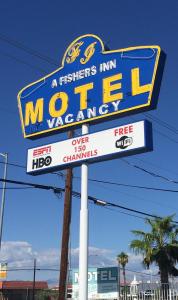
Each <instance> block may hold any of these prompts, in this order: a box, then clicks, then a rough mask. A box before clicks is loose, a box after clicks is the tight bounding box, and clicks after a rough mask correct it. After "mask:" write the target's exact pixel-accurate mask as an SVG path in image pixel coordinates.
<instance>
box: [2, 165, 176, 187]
mask: <svg viewBox="0 0 178 300" xmlns="http://www.w3.org/2000/svg"><path fill="white" fill-rule="evenodd" d="M122 161H123V162H125V163H127V164H128V165H130V166H132V167H135V168H137V169H140V170H141V171H144V172H146V173H148V174H149V175H152V176H154V177H159V178H162V179H164V180H166V181H168V182H171V183H176V184H177V183H178V182H177V181H174V180H173V179H168V178H166V177H164V176H162V175H159V174H156V173H153V172H150V171H148V170H146V169H144V168H141V167H139V166H137V165H134V164H133V163H130V162H128V161H127V160H125V159H122ZM0 164H4V162H0ZM8 165H10V166H14V167H19V168H23V169H26V167H25V166H23V165H19V164H16V163H8ZM50 174H54V175H58V176H60V177H61V178H64V176H65V175H64V174H63V173H62V172H52V173H50ZM73 178H76V179H80V177H77V176H73ZM89 181H92V182H98V183H105V184H110V185H116V186H124V187H130V188H137V189H145V190H152V191H159V192H170V193H178V190H173V189H164V188H154V187H148V186H141V185H132V184H125V183H119V182H112V181H105V180H98V179H91V178H89Z"/></svg>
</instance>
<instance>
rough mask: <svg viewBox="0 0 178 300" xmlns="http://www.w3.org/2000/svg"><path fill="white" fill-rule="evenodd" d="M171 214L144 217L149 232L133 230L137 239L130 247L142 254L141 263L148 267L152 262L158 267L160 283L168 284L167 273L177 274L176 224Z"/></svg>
mask: <svg viewBox="0 0 178 300" xmlns="http://www.w3.org/2000/svg"><path fill="white" fill-rule="evenodd" d="M173 217H174V215H173V216H168V217H165V218H157V217H155V218H154V219H146V223H147V224H148V225H149V226H150V227H151V228H150V229H151V230H150V232H144V231H141V230H133V231H132V233H134V234H135V235H136V236H137V237H138V239H135V240H133V241H132V242H131V244H130V247H131V249H132V250H133V251H134V252H135V253H136V254H142V255H143V264H144V265H145V266H146V268H147V269H149V267H150V265H151V264H152V263H155V264H156V265H157V266H158V268H159V273H160V279H161V283H166V284H168V281H169V275H173V276H178V270H177V269H176V268H175V265H176V263H177V262H178V226H177V225H175V223H174V221H173Z"/></svg>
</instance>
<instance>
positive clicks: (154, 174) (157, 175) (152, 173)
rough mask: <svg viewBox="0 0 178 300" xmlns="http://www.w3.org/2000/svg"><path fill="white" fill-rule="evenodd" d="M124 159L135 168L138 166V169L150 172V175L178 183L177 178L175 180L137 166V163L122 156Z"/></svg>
mask: <svg viewBox="0 0 178 300" xmlns="http://www.w3.org/2000/svg"><path fill="white" fill-rule="evenodd" d="M122 161H123V162H125V163H126V164H128V165H129V166H132V167H134V168H136V169H138V170H141V171H143V172H145V173H147V174H149V175H151V176H153V177H157V178H160V179H164V180H166V181H168V182H170V183H175V184H178V181H176V180H173V179H170V178H167V177H165V176H162V175H160V174H156V173H154V172H151V171H148V170H146V169H145V168H142V167H140V166H137V165H135V164H133V163H131V162H129V161H127V160H125V159H123V158H122Z"/></svg>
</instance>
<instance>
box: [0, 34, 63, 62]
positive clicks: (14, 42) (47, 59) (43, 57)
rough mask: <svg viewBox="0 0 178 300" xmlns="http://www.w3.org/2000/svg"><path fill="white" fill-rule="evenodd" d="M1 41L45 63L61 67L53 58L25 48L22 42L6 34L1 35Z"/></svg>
mask: <svg viewBox="0 0 178 300" xmlns="http://www.w3.org/2000/svg"><path fill="white" fill-rule="evenodd" d="M0 40H1V41H3V42H5V43H8V44H10V45H11V46H14V47H16V48H18V49H20V50H23V51H25V52H26V53H28V54H30V55H33V56H35V57H37V58H39V59H41V60H43V61H45V62H48V63H49V64H51V65H54V66H59V64H58V62H57V61H56V60H54V59H52V58H51V57H49V56H47V55H44V54H42V53H40V52H38V51H36V50H34V49H32V48H29V47H27V46H25V45H24V44H22V43H21V42H18V41H17V40H14V39H12V38H10V37H8V36H6V35H4V34H0Z"/></svg>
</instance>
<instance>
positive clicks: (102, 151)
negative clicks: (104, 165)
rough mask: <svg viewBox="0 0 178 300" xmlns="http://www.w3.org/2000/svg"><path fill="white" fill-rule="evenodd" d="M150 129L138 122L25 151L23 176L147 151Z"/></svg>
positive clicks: (147, 124) (143, 123)
mask: <svg viewBox="0 0 178 300" xmlns="http://www.w3.org/2000/svg"><path fill="white" fill-rule="evenodd" d="M150 126H151V124H150V123H149V122H147V121H139V122H135V123H130V124H127V125H123V126H119V127H115V128H111V129H108V130H103V131H100V132H96V133H92V134H87V135H83V136H80V137H75V138H72V139H68V140H65V141H61V142H56V143H53V144H48V145H44V146H41V147H36V148H33V149H29V150H28V158H27V173H31V174H34V175H35V174H39V173H47V172H51V171H52V169H53V170H55V169H65V168H67V167H68V166H74V165H80V164H81V163H82V162H83V161H87V162H88V163H93V162H96V161H101V160H107V159H112V158H117V157H119V156H124V155H131V154H135V153H140V152H145V151H150V150H151V148H152V147H151V146H150V145H151V140H152V139H151V136H152V135H151V130H148V129H150ZM149 144H150V145H149ZM149 146H150V147H149Z"/></svg>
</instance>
